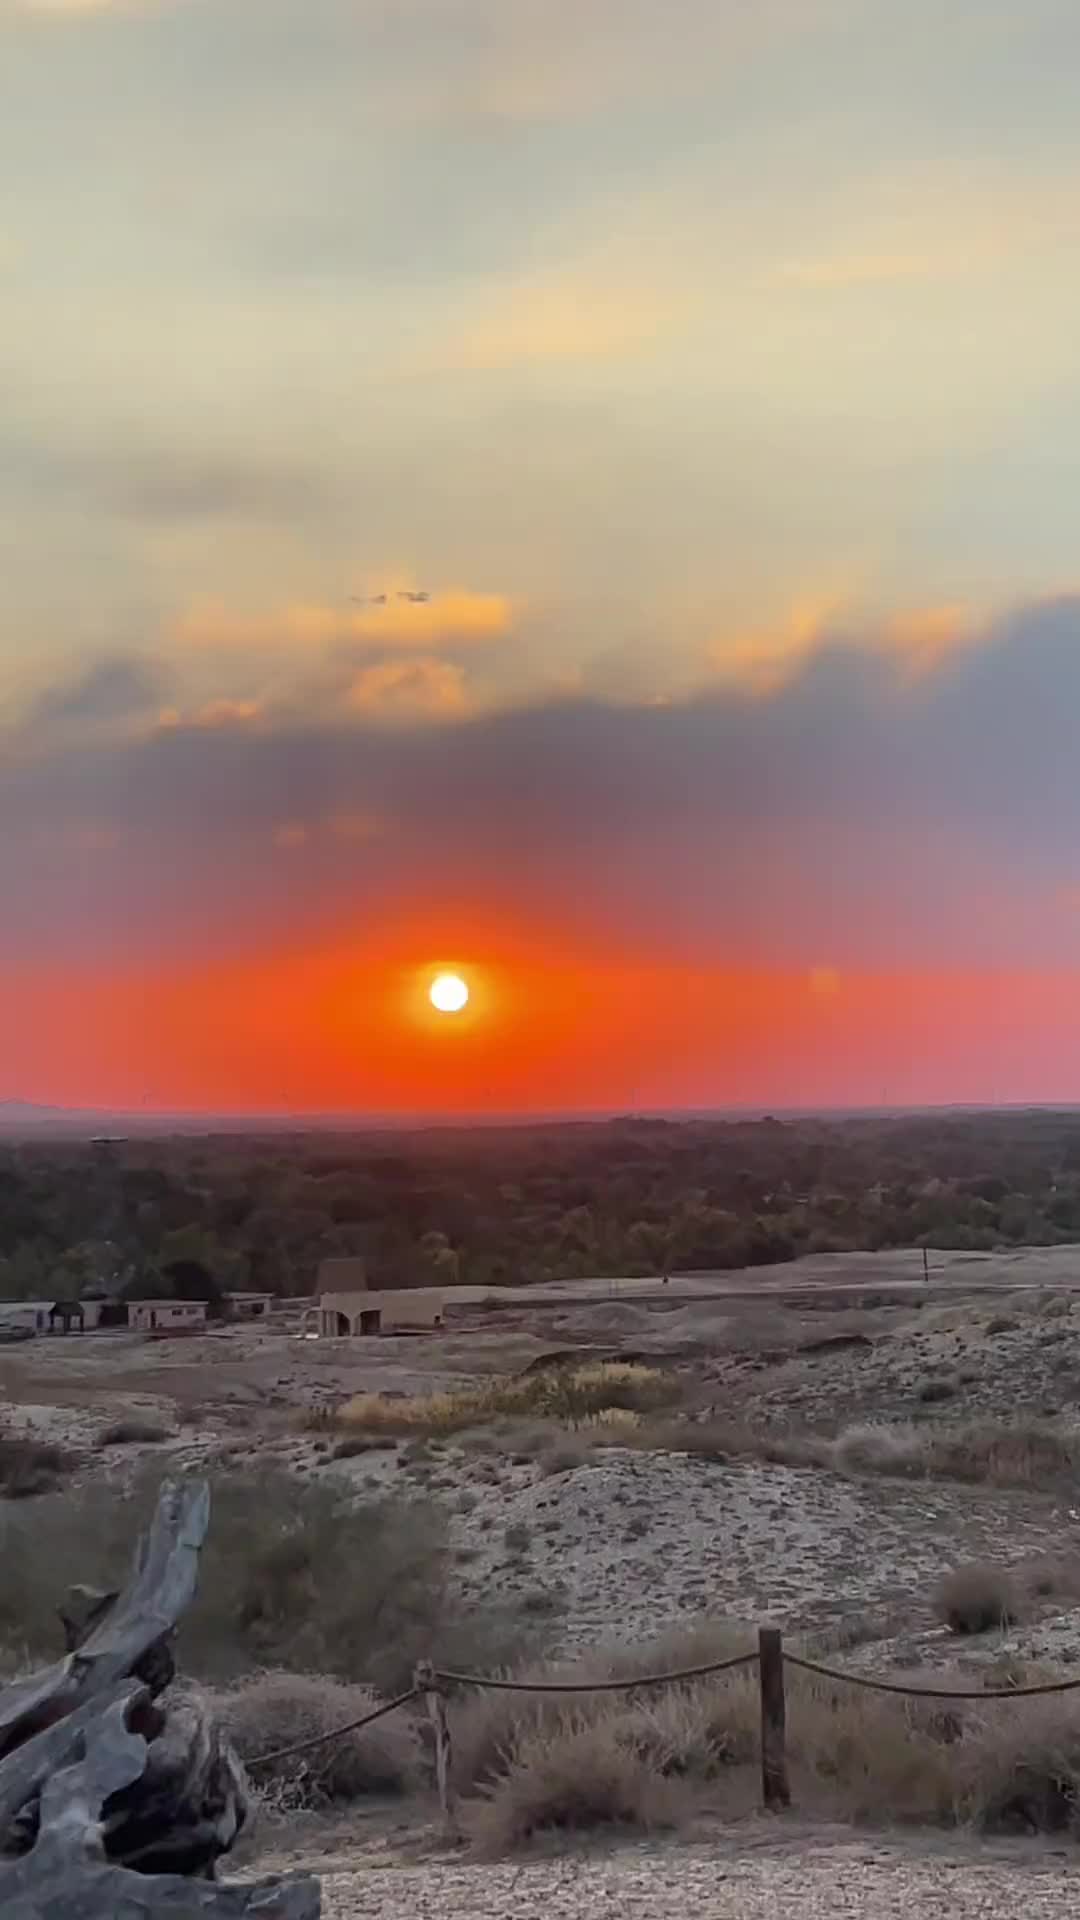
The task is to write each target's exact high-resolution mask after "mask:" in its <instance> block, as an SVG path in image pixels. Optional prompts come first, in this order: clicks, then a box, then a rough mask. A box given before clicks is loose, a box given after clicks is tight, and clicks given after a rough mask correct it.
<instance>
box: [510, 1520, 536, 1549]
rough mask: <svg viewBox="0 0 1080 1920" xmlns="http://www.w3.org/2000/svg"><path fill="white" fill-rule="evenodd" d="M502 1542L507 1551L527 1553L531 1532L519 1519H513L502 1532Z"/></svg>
mask: <svg viewBox="0 0 1080 1920" xmlns="http://www.w3.org/2000/svg"><path fill="white" fill-rule="evenodd" d="M503 1544H504V1546H505V1547H506V1550H507V1552H508V1553H528V1551H529V1548H530V1547H531V1545H532V1534H531V1532H530V1531H529V1528H528V1527H526V1526H524V1525H523V1524H522V1522H521V1521H514V1522H513V1523H512V1524H511V1525H510V1526H509V1527H507V1529H506V1532H505V1533H504V1534H503Z"/></svg>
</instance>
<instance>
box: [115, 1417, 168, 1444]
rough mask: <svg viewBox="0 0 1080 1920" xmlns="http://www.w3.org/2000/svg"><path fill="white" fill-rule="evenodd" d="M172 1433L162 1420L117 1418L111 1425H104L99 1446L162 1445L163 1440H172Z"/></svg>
mask: <svg viewBox="0 0 1080 1920" xmlns="http://www.w3.org/2000/svg"><path fill="white" fill-rule="evenodd" d="M171 1438H172V1434H171V1432H170V1430H169V1428H168V1427H163V1426H162V1424H161V1422H160V1420H138V1419H132V1420H116V1421H114V1422H113V1424H112V1426H111V1427H103V1428H102V1430H101V1432H100V1433H99V1434H98V1437H97V1444H98V1446H99V1447H142V1446H146V1447H150V1446H160V1444H161V1442H162V1441H163V1440H170V1439H171Z"/></svg>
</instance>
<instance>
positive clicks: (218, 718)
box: [155, 700, 265, 733]
mask: <svg viewBox="0 0 1080 1920" xmlns="http://www.w3.org/2000/svg"><path fill="white" fill-rule="evenodd" d="M264 715H265V708H264V706H263V703H262V701H261V700H206V701H204V702H203V704H202V705H201V706H199V707H194V708H192V709H191V710H190V711H185V710H184V709H183V708H181V707H162V708H161V710H160V712H159V713H158V714H157V716H156V720H155V730H156V731H157V732H158V733H175V732H177V731H178V730H179V729H180V728H182V727H196V728H201V729H203V730H205V731H215V730H217V729H219V728H231V727H248V726H251V725H252V724H253V723H254V722H255V721H257V720H261V719H263V717H264Z"/></svg>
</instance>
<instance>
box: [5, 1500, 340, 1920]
mask: <svg viewBox="0 0 1080 1920" xmlns="http://www.w3.org/2000/svg"><path fill="white" fill-rule="evenodd" d="M208 1516H209V1493H208V1489H207V1487H206V1486H205V1484H204V1483H199V1482H195V1483H189V1484H188V1485H186V1486H179V1487H177V1486H170V1487H165V1488H163V1489H162V1493H161V1496H160V1499H159V1501H158V1507H157V1511H156V1513H155V1515H154V1519H153V1522H152V1524H151V1526H150V1529H149V1531H148V1533H147V1534H146V1536H145V1537H144V1539H143V1540H142V1541H141V1542H140V1545H139V1548H138V1551H137V1553H136V1558H135V1566H134V1570H133V1574H132V1578H131V1580H130V1581H129V1583H128V1585H127V1586H126V1587H125V1588H124V1589H123V1590H122V1591H121V1592H120V1593H117V1594H100V1593H96V1592H93V1591H92V1590H90V1589H85V1588H83V1589H75V1590H74V1592H73V1595H72V1597H71V1599H70V1600H69V1602H68V1605H67V1607H66V1609H65V1610H62V1612H61V1619H62V1622H63V1626H64V1634H65V1639H66V1642H67V1645H68V1649H69V1651H68V1654H67V1657H66V1659H64V1660H61V1661H58V1662H57V1663H56V1665H55V1666H53V1667H50V1668H48V1669H47V1670H46V1671H45V1672H43V1673H39V1674H34V1675H32V1676H31V1677H30V1678H29V1679H26V1680H23V1681H20V1682H18V1683H17V1684H16V1685H15V1686H13V1687H10V1688H8V1689H7V1690H6V1691H4V1692H2V1693H0V1855H2V1856H5V1857H4V1858H0V1913H2V1914H3V1915H4V1920H8V1916H10V1917H11V1920H16V1917H17V1920H30V1917H31V1916H33V1920H69V1916H70V1920H76V1916H78V1920H98V1916H100V1917H101V1920H104V1917H105V1916H106V1915H116V1916H118V1920H128V1917H129V1916H130V1920H135V1917H136V1916H142V1915H153V1914H157V1913H161V1914H163V1915H165V1914H176V1915H178V1916H179V1915H181V1914H183V1915H190V1916H191V1917H192V1920H196V1917H197V1916H199V1915H202V1914H207V1915H221V1916H222V1920H225V1917H226V1916H228V1915H233V1914H248V1913H250V1914H252V1915H256V1914H257V1915H260V1916H263V1917H264V1920H313V1916H315V1915H317V1914H318V1912H319V1888H318V1884H317V1882H316V1881H314V1880H311V1879H310V1878H307V1877H306V1876H302V1877H300V1878H299V1879H290V1880H283V1881H277V1880H275V1881H267V1882H262V1883H260V1884H253V1885H251V1886H247V1887H231V1888H229V1887H219V1886H216V1885H214V1884H213V1874H214V1863H215V1861H216V1860H217V1859H218V1858H219V1857H220V1856H221V1854H223V1853H224V1852H226V1851H227V1850H228V1848H229V1847H230V1846H231V1845H232V1844H233V1841H234V1840H235V1838H236V1836H237V1834H238V1833H239V1831H240V1829H241V1827H242V1826H243V1824H244V1822H245V1820H246V1818H247V1815H248V1810H249V1796H248V1789H247V1781H246V1777H245V1774H244V1770H243V1768H242V1766H241V1764H240V1761H239V1760H238V1758H237V1756H236V1754H235V1753H234V1752H233V1750H232V1748H231V1747H230V1745H229V1743H228V1741H227V1740H226V1739H225V1738H224V1736H223V1734H222V1733H221V1730H220V1729H219V1728H218V1727H217V1726H216V1725H215V1723H214V1720H213V1717H212V1715H211V1713H210V1711H209V1706H208V1703H207V1702H206V1700H205V1699H204V1698H203V1696H202V1695H201V1694H200V1693H199V1692H198V1690H197V1689H195V1688H192V1687H185V1686H175V1687H170V1682H171V1681H172V1679H173V1675H174V1670H175V1669H174V1662H173V1657H172V1652H171V1645H170V1642H171V1638H172V1634H173V1632H174V1629H175V1626H176V1623H177V1621H178V1619H179V1618H180V1615H181V1613H182V1612H183V1610H184V1608H185V1607H186V1606H187V1604H188V1602H189V1601H190V1600H191V1598H192V1596H193V1594H194V1591H195V1578H196V1573H197V1566H198V1554H199V1548H200V1546H201V1545H202V1542H203V1539H204V1538H205V1534H206V1527H207V1520H208ZM165 1689H169V1690H168V1691H167V1692H166V1691H165ZM159 1693H163V1694H164V1697H163V1698H161V1699H157V1698H155V1696H156V1695H158V1694H159ZM132 1869H137V1871H132ZM178 1876H201V1878H200V1879H193V1878H191V1877H186V1878H185V1877H178Z"/></svg>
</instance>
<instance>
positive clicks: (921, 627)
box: [706, 588, 987, 699]
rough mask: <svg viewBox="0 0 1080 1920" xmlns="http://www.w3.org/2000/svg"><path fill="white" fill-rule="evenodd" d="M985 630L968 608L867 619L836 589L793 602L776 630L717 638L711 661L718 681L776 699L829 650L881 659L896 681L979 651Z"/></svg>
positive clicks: (849, 597)
mask: <svg viewBox="0 0 1080 1920" xmlns="http://www.w3.org/2000/svg"><path fill="white" fill-rule="evenodd" d="M986 631H987V630H986V629H985V627H984V626H983V624H982V623H981V622H980V620H979V618H978V617H977V615H976V614H975V612H974V611H973V609H971V608H970V607H966V606H962V605H948V604H946V605H940V606H928V607H914V608H907V609H903V610H901V611H899V612H895V613H891V614H885V615H878V616H876V617H875V616H873V615H867V613H866V611H865V609H860V605H859V599H858V597H857V595H855V594H854V593H853V592H851V591H850V590H838V589H835V588H834V589H831V590H829V591H826V592H822V593H817V594H810V595H804V596H803V597H801V598H800V599H797V600H796V601H794V602H793V604H792V606H791V608H790V610H789V612H788V614H787V615H786V617H785V618H784V619H783V620H782V621H780V622H779V623H778V624H777V625H775V626H773V627H769V628H764V629H762V630H760V631H757V632H750V633H736V634H733V635H727V636H724V637H722V638H720V639H717V640H714V641H713V642H711V643H710V645H709V647H708V648H707V650H706V652H707V659H708V661H709V665H710V667H711V669H712V672H713V673H714V675H715V676H716V678H717V679H718V680H719V681H721V682H722V683H724V684H727V685H731V686H733V687H736V688H739V689H741V690H743V691H744V692H746V693H750V694H753V695H756V696H758V697H760V698H766V699H768V698H773V697H774V696H775V695H777V694H778V693H780V692H782V690H783V689H784V688H785V687H786V686H788V685H789V684H790V683H791V681H792V680H794V679H796V678H797V677H798V675H799V674H801V673H803V672H805V671H806V669H807V667H808V666H809V665H810V663H811V662H812V661H813V660H814V659H815V657H816V656H818V655H820V654H823V653H825V652H828V651H833V652H840V653H845V652H846V653H848V654H850V655H851V657H852V659H853V660H855V661H857V660H858V658H859V656H860V655H861V656H864V657H865V656H867V655H869V656H875V655H876V656H878V657H880V658H881V659H882V660H883V661H885V662H887V663H888V664H889V665H890V666H891V667H892V670H893V672H894V674H895V675H896V677H897V679H898V680H904V681H908V682H910V681H913V680H917V679H920V678H922V677H923V676H925V675H927V674H930V673H933V672H934V671H935V670H936V669H938V668H939V667H941V666H942V665H943V664H944V663H945V662H946V661H947V660H949V659H951V658H953V657H955V656H956V655H957V654H959V653H960V652H962V651H963V650H964V649H966V648H968V647H972V646H974V645H976V644H977V643H978V641H979V639H980V638H981V637H983V636H984V634H985V632H986Z"/></svg>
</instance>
